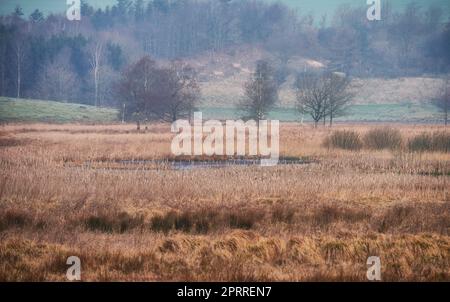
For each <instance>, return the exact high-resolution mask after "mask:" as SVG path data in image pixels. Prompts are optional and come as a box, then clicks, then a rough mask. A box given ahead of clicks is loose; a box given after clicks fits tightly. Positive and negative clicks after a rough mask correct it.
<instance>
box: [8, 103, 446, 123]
mask: <svg viewBox="0 0 450 302" xmlns="http://www.w3.org/2000/svg"><path fill="white" fill-rule="evenodd" d="M199 111H201V112H203V119H238V118H239V117H240V116H239V113H238V112H237V110H236V109H235V108H233V107H228V108H224V107H212V106H200V108H199ZM269 117H270V118H271V119H277V120H281V121H300V120H301V119H302V116H300V115H299V114H298V113H297V111H296V110H295V109H293V108H277V109H275V110H273V111H272V112H271V113H270V116H269ZM117 120H118V112H117V110H116V109H111V108H96V107H93V106H88V105H81V104H69V103H60V102H53V101H39V100H22V99H12V98H4V97H0V122H50V123H110V122H115V121H117ZM303 120H304V121H305V122H308V121H311V119H310V117H309V116H306V115H305V116H303ZM336 121H341V122H405V123H411V122H418V123H435V122H439V118H438V112H437V111H436V109H435V107H433V106H432V105H430V104H427V103H425V104H417V103H399V104H355V105H352V106H350V107H349V109H348V110H347V114H346V115H345V116H342V117H340V118H337V119H336Z"/></svg>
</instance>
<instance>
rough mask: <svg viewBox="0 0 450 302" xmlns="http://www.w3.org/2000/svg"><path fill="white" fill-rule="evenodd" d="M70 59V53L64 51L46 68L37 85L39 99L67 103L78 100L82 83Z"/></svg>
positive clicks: (66, 50)
mask: <svg viewBox="0 0 450 302" xmlns="http://www.w3.org/2000/svg"><path fill="white" fill-rule="evenodd" d="M69 58H70V51H69V50H68V49H64V50H63V51H62V52H61V54H59V55H58V56H57V57H56V58H55V59H54V61H53V63H51V64H49V65H47V66H45V68H44V70H43V72H42V74H41V75H40V78H39V80H38V84H37V89H36V90H37V91H36V92H37V97H38V98H41V99H46V100H54V101H65V102H67V101H74V100H76V99H77V96H78V95H77V94H78V92H79V90H78V89H79V85H80V82H79V80H78V77H77V75H76V73H75V72H74V71H73V68H72V66H71V64H70V62H69Z"/></svg>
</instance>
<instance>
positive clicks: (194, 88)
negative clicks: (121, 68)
mask: <svg viewBox="0 0 450 302" xmlns="http://www.w3.org/2000/svg"><path fill="white" fill-rule="evenodd" d="M118 86H119V89H118V93H119V97H120V98H121V99H122V101H123V103H124V106H123V107H124V114H123V116H124V117H125V118H131V117H133V118H134V119H135V120H136V122H137V125H138V129H139V127H140V121H142V120H145V119H157V120H161V121H166V122H173V121H175V120H177V119H180V118H183V117H189V118H190V115H191V113H192V112H193V110H194V108H195V103H196V101H197V100H198V97H199V95H200V89H199V87H198V84H197V81H196V76H195V71H194V69H192V67H190V66H189V65H187V64H185V63H183V62H181V61H174V62H172V63H171V64H170V66H168V67H161V66H157V65H156V63H155V62H154V61H153V60H151V59H150V58H149V57H144V58H142V59H141V60H139V61H138V62H137V63H135V64H133V65H132V66H131V67H130V68H129V69H128V70H127V71H126V72H125V73H124V75H123V77H122V80H121V81H120V83H119V85H118Z"/></svg>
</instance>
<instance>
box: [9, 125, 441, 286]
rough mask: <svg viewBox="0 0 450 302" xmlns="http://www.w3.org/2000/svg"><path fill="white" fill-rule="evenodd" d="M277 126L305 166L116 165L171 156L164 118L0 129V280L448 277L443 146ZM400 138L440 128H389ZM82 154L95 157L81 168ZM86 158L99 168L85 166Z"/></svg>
mask: <svg viewBox="0 0 450 302" xmlns="http://www.w3.org/2000/svg"><path fill="white" fill-rule="evenodd" d="M374 127H377V126H374V125H338V126H335V127H334V128H333V129H329V128H319V129H312V128H311V127H310V126H301V125H298V124H283V125H282V127H281V129H280V151H281V156H284V157H295V158H308V159H312V160H313V161H314V163H311V164H307V165H282V166H281V165H280V166H277V167H270V168H268V167H266V168H262V167H258V166H255V167H242V166H238V167H227V168H220V169H193V170H183V171H178V170H171V169H140V168H133V169H129V168H123V169H116V168H117V166H120V165H121V164H120V161H122V160H151V159H163V158H168V157H170V156H171V154H170V141H171V138H172V134H171V133H170V128H169V126H167V125H160V124H154V125H149V126H148V130H147V131H142V132H140V133H137V132H136V131H135V130H134V129H135V127H134V125H101V126H87V125H49V124H15V125H6V126H1V128H0V166H1V169H0V280H2V281H4V280H33V281H37V280H65V278H66V270H67V268H68V266H67V265H66V259H67V257H69V256H71V255H76V256H78V257H80V259H81V265H82V280H151V281H162V280H183V281H184V280H195V281H200V280H201V281H205V280H210V281H222V280H226V281H248V280H254V281H263V280H276V281H278V280H283V281H284V280H289V281H298V280H313V281H318V280H320V281H329V280H332V281H337V280H339V281H342V280H361V281H364V280H366V271H367V265H366V260H367V258H368V257H369V256H379V257H380V258H381V261H382V280H385V281H388V280H395V281H397V280H419V281H420V280H431V281H440V280H447V281H449V280H450V238H449V230H450V203H449V202H450V193H449V189H450V184H449V177H450V176H449V175H450V154H448V153H437V152H426V153H410V152H408V151H405V150H401V149H400V150H396V151H388V150H384V151H373V150H367V149H362V150H361V151H358V152H351V151H343V150H335V149H327V148H325V147H323V141H324V139H325V138H326V137H327V136H328V135H329V134H330V133H331V132H332V131H334V130H337V129H340V130H342V129H348V130H354V131H357V132H359V133H361V134H364V133H365V132H367V131H368V130H370V129H373V128H374ZM392 127H394V128H397V129H400V131H401V133H402V136H403V137H404V138H405V139H407V138H409V137H412V136H414V135H416V134H420V133H422V132H434V131H445V130H444V128H442V127H440V126H424V125H392ZM86 162H90V163H94V165H90V166H86V165H85V164H84V163H86ZM95 163H97V164H98V166H96V165H95Z"/></svg>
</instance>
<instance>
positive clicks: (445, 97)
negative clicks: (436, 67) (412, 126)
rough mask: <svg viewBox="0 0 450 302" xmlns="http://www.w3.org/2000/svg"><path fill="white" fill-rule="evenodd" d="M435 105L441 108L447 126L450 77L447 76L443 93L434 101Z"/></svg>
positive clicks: (449, 102) (449, 103)
mask: <svg viewBox="0 0 450 302" xmlns="http://www.w3.org/2000/svg"><path fill="white" fill-rule="evenodd" d="M433 103H434V105H435V106H436V107H437V108H438V109H439V111H440V112H441V113H442V116H443V118H444V123H445V126H447V125H448V113H449V110H450V78H447V79H446V80H445V82H444V84H443V86H442V90H441V93H440V95H439V97H438V98H436V99H435V100H434V101H433Z"/></svg>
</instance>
